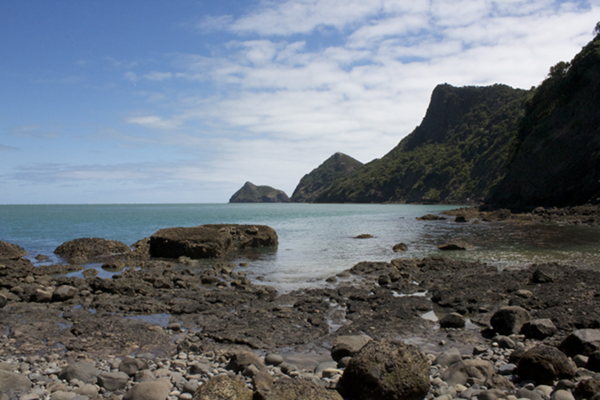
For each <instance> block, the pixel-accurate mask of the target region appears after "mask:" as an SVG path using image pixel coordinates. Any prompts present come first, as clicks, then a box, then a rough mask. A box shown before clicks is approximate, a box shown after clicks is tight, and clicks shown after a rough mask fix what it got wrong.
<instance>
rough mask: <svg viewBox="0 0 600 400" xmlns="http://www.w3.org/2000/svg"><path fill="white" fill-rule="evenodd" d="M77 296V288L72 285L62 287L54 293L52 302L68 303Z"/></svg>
mask: <svg viewBox="0 0 600 400" xmlns="http://www.w3.org/2000/svg"><path fill="white" fill-rule="evenodd" d="M76 294H77V288H75V287H73V286H70V285H60V286H59V287H57V288H56V289H55V290H54V293H52V300H55V301H66V300H70V299H72V298H73V297H75V295H76Z"/></svg>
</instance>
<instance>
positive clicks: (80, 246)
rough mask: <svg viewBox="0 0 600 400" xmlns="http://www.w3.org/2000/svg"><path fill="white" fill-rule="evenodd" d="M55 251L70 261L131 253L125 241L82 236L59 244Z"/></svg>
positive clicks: (86, 260)
mask: <svg viewBox="0 0 600 400" xmlns="http://www.w3.org/2000/svg"><path fill="white" fill-rule="evenodd" d="M54 253H55V254H56V255H58V256H60V257H62V258H64V259H65V260H67V261H69V262H77V263H85V262H88V261H93V260H97V259H100V258H103V257H109V256H113V255H124V254H130V253H131V249H130V248H129V246H127V245H126V244H124V243H121V242H118V241H116V240H108V239H102V238H80V239H74V240H70V241H68V242H65V243H63V244H61V245H60V246H58V247H57V248H56V249H55V250H54Z"/></svg>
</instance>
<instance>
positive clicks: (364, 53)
mask: <svg viewBox="0 0 600 400" xmlns="http://www.w3.org/2000/svg"><path fill="white" fill-rule="evenodd" d="M598 21H600V0H578V1H552V0H411V1H407V0H280V1H273V0H246V1H242V0H237V1H236V0H219V1H209V0H175V1H173V0H56V1H47V0H28V1H23V0H2V1H1V2H0V60H1V61H0V204H54V203H67V204H70V203H223V202H227V201H228V199H229V197H230V196H231V195H232V194H233V193H234V192H235V191H236V190H237V189H238V188H239V187H241V186H242V185H243V184H244V182H246V181H251V182H253V183H255V184H257V185H270V186H274V187H276V188H279V189H283V190H284V191H286V193H288V194H289V195H291V194H292V192H293V190H294V188H295V186H296V185H297V183H298V181H299V180H300V178H301V177H302V176H303V175H304V174H306V173H308V172H310V171H311V170H312V169H313V168H315V167H316V166H318V165H319V164H320V163H321V162H323V161H324V160H325V159H327V158H328V157H329V156H330V155H332V154H333V153H335V152H338V151H339V152H343V153H346V154H349V155H351V156H353V157H354V158H357V159H358V160H360V161H362V162H368V161H370V160H372V159H374V158H379V157H381V156H383V155H384V154H385V153H387V152H388V151H389V150H391V149H392V148H393V147H394V146H395V145H396V144H397V143H398V142H399V141H400V140H401V139H402V138H403V137H404V136H406V135H407V134H409V133H410V132H411V131H412V130H413V129H414V128H415V126H417V125H418V124H419V123H420V121H421V119H422V118H423V116H424V114H425V111H426V109H427V104H428V102H429V97H430V95H431V92H432V90H433V88H434V87H435V86H436V85H437V84H440V83H449V84H452V85H455V86H464V85H489V84H494V83H504V84H508V85H511V86H513V87H518V88H526V89H528V88H530V87H532V86H536V85H538V84H539V83H540V82H541V81H542V80H543V79H544V78H545V76H546V75H547V73H548V71H549V68H550V67H551V66H552V65H554V64H556V63H557V62H559V61H568V60H570V59H571V58H572V57H573V56H574V55H575V54H576V53H577V52H578V51H579V50H580V49H581V47H582V46H583V45H585V44H586V43H587V42H589V41H590V40H591V39H592V37H593V28H594V26H595V25H596V22H598Z"/></svg>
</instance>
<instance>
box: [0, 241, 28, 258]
mask: <svg viewBox="0 0 600 400" xmlns="http://www.w3.org/2000/svg"><path fill="white" fill-rule="evenodd" d="M26 255H27V252H26V251H25V249H24V248H22V247H21V246H19V245H16V244H13V243H8V242H3V241H2V240H0V260H2V259H4V260H17V259H19V258H21V257H25V256H26Z"/></svg>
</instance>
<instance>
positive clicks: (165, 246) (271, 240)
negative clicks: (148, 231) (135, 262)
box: [150, 224, 277, 259]
mask: <svg viewBox="0 0 600 400" xmlns="http://www.w3.org/2000/svg"><path fill="white" fill-rule="evenodd" d="M276 245H277V233H276V232H275V230H274V229H273V228H270V227H268V226H265V225H235V224H230V225H201V226H197V227H191V228H166V229H161V230H159V231H158V232H156V233H154V234H153V235H152V236H151V237H150V255H151V256H152V257H164V258H179V257H182V256H185V257H189V258H192V259H198V258H219V257H224V256H225V255H227V254H228V253H233V252H236V251H242V250H246V249H252V248H260V247H271V246H276Z"/></svg>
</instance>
